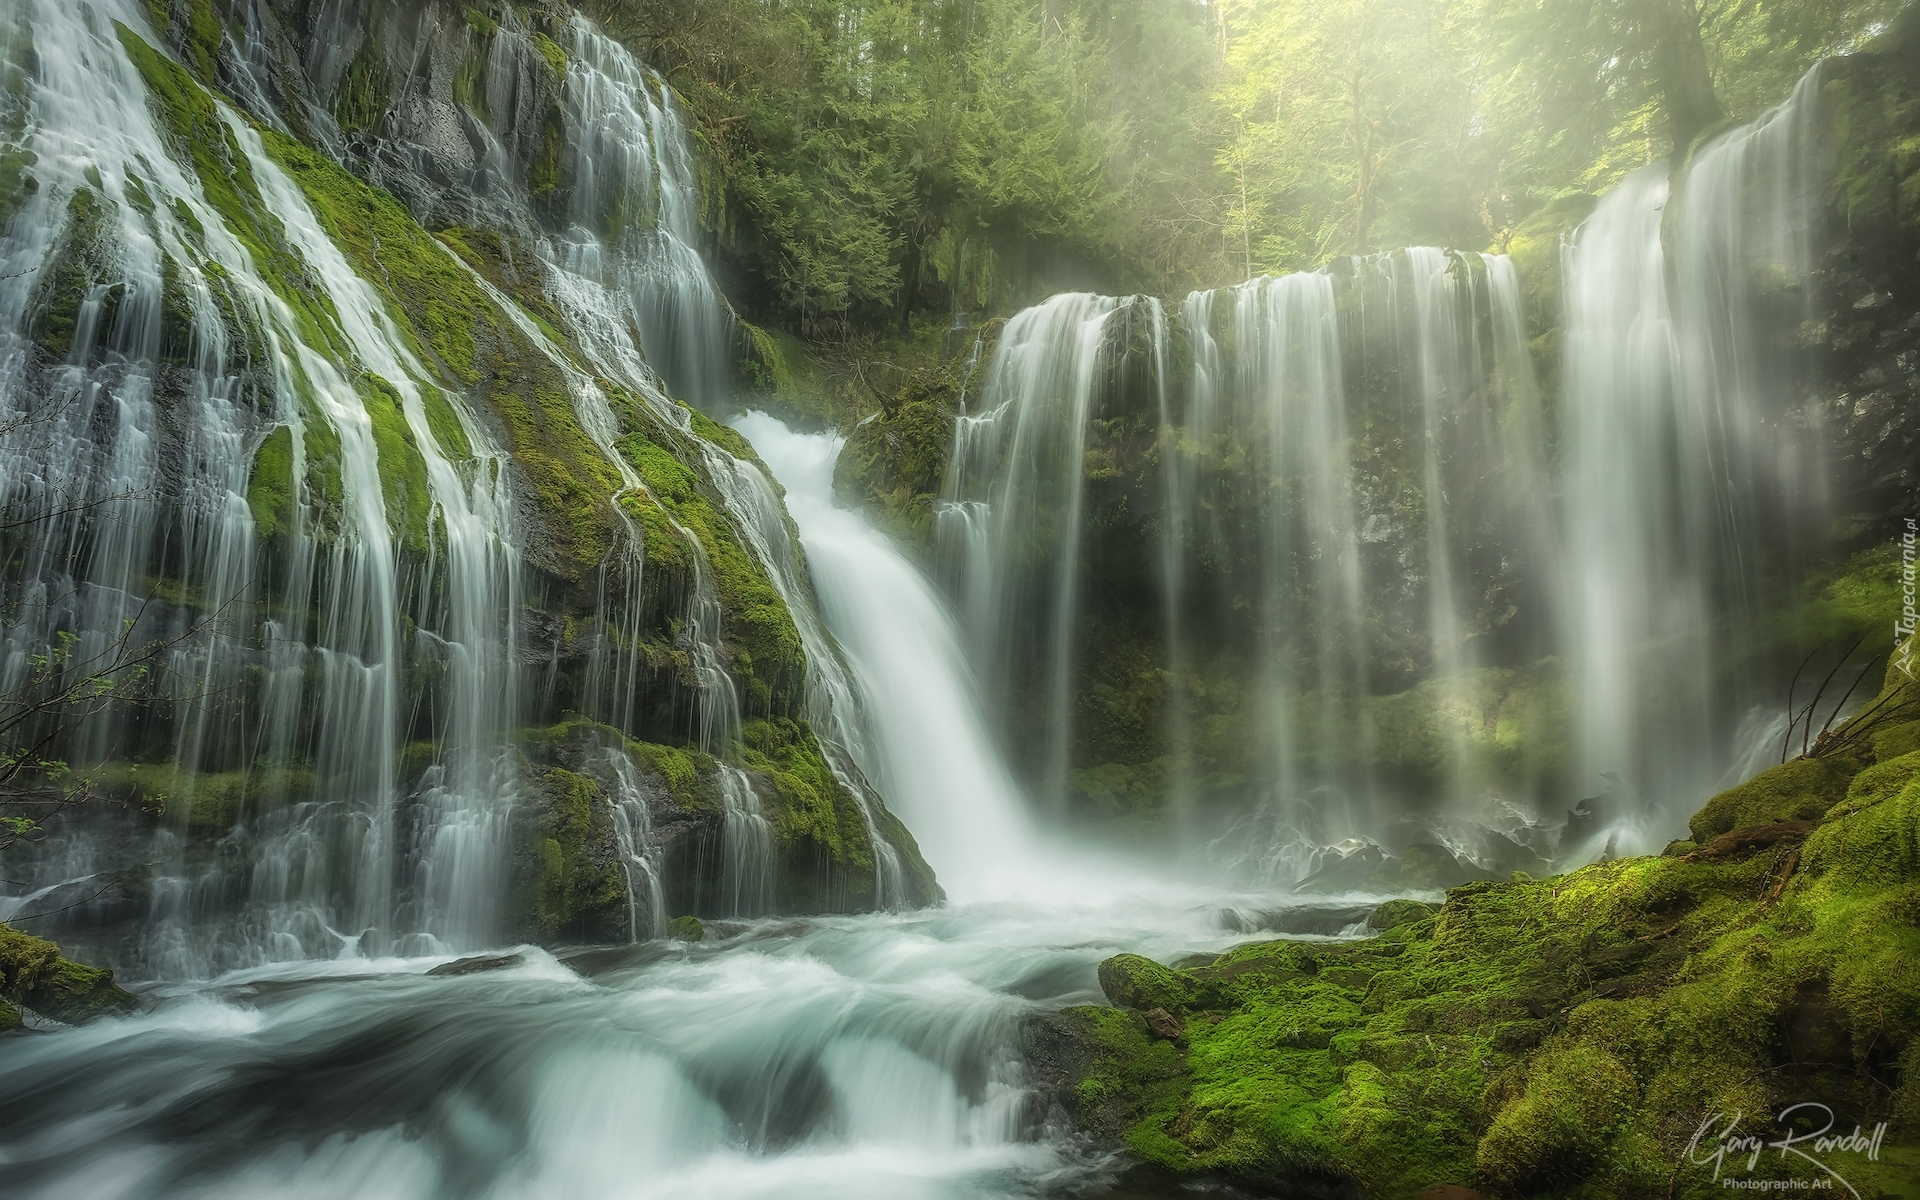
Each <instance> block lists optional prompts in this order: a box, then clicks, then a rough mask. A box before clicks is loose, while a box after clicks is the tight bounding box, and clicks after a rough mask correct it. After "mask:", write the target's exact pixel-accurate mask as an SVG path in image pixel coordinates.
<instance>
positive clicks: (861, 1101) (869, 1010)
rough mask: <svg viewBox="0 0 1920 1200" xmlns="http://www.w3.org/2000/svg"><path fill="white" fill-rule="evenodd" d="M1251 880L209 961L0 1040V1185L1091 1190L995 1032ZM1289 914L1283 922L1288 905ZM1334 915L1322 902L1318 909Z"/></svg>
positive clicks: (656, 1191) (1092, 1160) (122, 1193)
mask: <svg viewBox="0 0 1920 1200" xmlns="http://www.w3.org/2000/svg"><path fill="white" fill-rule="evenodd" d="M1263 906H1270V902H1268V901H1264V900H1262V899H1261V898H1258V897H1245V896H1241V897H1230V896H1222V895H1220V894H1218V893H1204V892H1179V891H1173V890H1168V889H1163V888H1155V887H1151V886H1148V887H1141V888H1135V889H1110V890H1107V891H1105V892H1104V893H1102V894H1100V895H1097V896H1088V897H1086V898H1083V899H1082V900H1081V901H1079V902H1077V903H1057V904H1053V905H1046V906H1037V905H1035V904H1034V903H1032V902H1030V901H1026V900H1022V901H1016V902H1008V903H999V904H994V903H977V904H972V905H965V906H959V907H955V908H950V909H945V910H927V911H921V912H915V913H908V914H876V915H873V916H868V917H853V918H835V919H826V920H817V921H790V920H789V921H768V922H762V923H759V924H756V925H752V926H748V927H745V928H744V929H742V931H741V932H738V933H736V934H734V935H733V936H731V937H729V938H728V939H727V940H726V941H724V942H720V943H717V944H709V943H702V944H699V945H695V946H691V947H688V946H685V945H682V944H676V943H654V944H652V945H650V946H641V947H633V948H631V949H626V950H618V951H594V952H590V953H589V954H588V955H586V956H584V957H582V958H578V959H575V960H572V961H573V965H574V967H575V968H576V969H577V970H579V971H581V972H585V973H586V977H584V978H583V977H581V976H580V975H576V974H575V973H574V971H573V970H569V969H568V968H567V967H565V966H562V965H561V964H560V963H557V962H556V961H555V960H554V959H552V958H551V957H550V956H548V955H547V954H545V953H544V952H541V951H538V950H531V949H529V950H526V951H525V952H524V953H525V955H526V957H525V960H524V963H523V965H521V966H518V967H515V968H512V969H509V970H503V971H498V972H491V973H486V974H480V975H473V976H467V977H452V978H448V977H439V978H433V977H426V976H425V975H424V974H423V972H424V971H425V970H426V969H427V968H428V967H429V966H432V965H434V964H436V963H438V962H442V961H445V960H444V959H411V960H395V959H383V960H373V961H368V960H360V961H356V962H346V963H313V964H304V965H299V966H284V967H275V968H270V969H262V970H256V971H252V972H247V973H242V974H235V975H229V976H226V977H224V978H221V979H217V980H214V981H212V982H211V983H206V984H196V985H192V986H183V987H177V988H174V989H169V990H168V991H166V992H165V993H162V994H156V996H155V997H154V1001H155V1005H156V1006H155V1008H154V1009H153V1010H152V1011H151V1012H149V1013H146V1014H143V1015H141V1016H138V1017H135V1018H131V1019H128V1020H114V1021H106V1022H102V1023H99V1024H96V1025H92V1026H89V1027H87V1028H84V1029H79V1030H73V1031H70V1032H64V1033H60V1034H57V1035H53V1036H45V1037H32V1038H26V1039H23V1040H16V1041H13V1042H11V1043H9V1050H8V1053H7V1054H6V1055H4V1056H0V1129H4V1130H6V1135H5V1140H4V1142H0V1154H4V1156H5V1157H4V1161H5V1163H6V1170H7V1182H6V1190H7V1192H8V1194H9V1195H10V1196H19V1197H22V1198H32V1200H54V1198H56V1197H58V1198H60V1200H66V1198H68V1197H75V1196H86V1197H89V1198H90V1200H161V1198H169V1200H170V1198H173V1197H196V1198H210V1197H234V1198H236V1200H237V1198H238V1197H242V1196H257V1195H261V1194H269V1195H276V1196H296V1197H301V1198H303V1200H321V1198H329V1200H331V1198H335V1197H338V1198H340V1200H365V1198H367V1197H380V1198H383V1200H386V1198H391V1200H413V1198H419V1200H428V1198H438V1197H445V1196H448V1195H454V1196H468V1197H483V1198H486V1200H523V1198H528V1200H531V1198H533V1197H551V1198H553V1200H561V1198H565V1200H614V1198H625V1197H636V1198H637V1197H646V1198H648V1200H666V1198H678V1197H686V1198H688V1200H706V1198H710V1197H712V1198H718V1197H725V1198H727V1200H747V1198H753V1197H766V1198H768V1200H774V1198H776V1197H777V1198H780V1200H804V1198H809V1197H820V1198H822V1200H827V1198H832V1200H841V1198H844V1197H863V1198H872V1200H916V1198H921V1197H926V1198H929V1200H932V1198H953V1200H959V1198H973V1197H979V1198H986V1197H1032V1196H1045V1195H1064V1194H1081V1193H1084V1192H1085V1191H1087V1190H1089V1189H1097V1188H1098V1187H1099V1185H1100V1183H1101V1182H1102V1180H1103V1179H1106V1178H1110V1177H1111V1175H1112V1173H1113V1171H1114V1170H1115V1169H1116V1167H1117V1164H1115V1163H1112V1162H1110V1161H1107V1160H1104V1159H1100V1158H1097V1157H1089V1156H1087V1155H1086V1153H1085V1152H1084V1151H1083V1150H1082V1149H1080V1147H1079V1144H1078V1143H1077V1142H1076V1141H1075V1140H1074V1139H1072V1138H1071V1137H1069V1136H1067V1134H1066V1132H1065V1131H1064V1130H1061V1129H1059V1128H1057V1127H1054V1126H1051V1125H1049V1123H1048V1120H1047V1113H1046V1112H1045V1111H1044V1110H1043V1109H1041V1108H1039V1107H1038V1106H1036V1104H1035V1103H1034V1102H1033V1099H1032V1098H1031V1096H1030V1092H1029V1083H1030V1080H1029V1077H1028V1075H1027V1072H1026V1068H1025V1065H1024V1056H1023V1053H1022V1050H1021V1033H1020V1029H1021V1023H1022V1022H1023V1020H1024V1019H1026V1018H1027V1017H1029V1016H1031V1015H1033V1014H1036V1013H1039V1012H1042V1011H1044V1010H1046V1009H1050V1008H1053V1007H1055V1006H1058V1005H1061V1004H1075V1003H1091V1002H1097V1000H1098V996H1099V993H1098V987H1097V984H1096V982H1095V979H1094V969H1095V967H1096V966H1097V965H1098V963H1099V962H1100V960H1101V959H1103V958H1105V957H1107V956H1108V955H1110V954H1113V953H1116V952H1118V951H1120V950H1123V949H1124V950H1131V951H1138V952H1143V953H1147V954H1151V955H1156V956H1160V957H1163V958H1169V957H1174V956H1177V955H1180V954H1183V953H1188V952H1192V951H1204V950H1217V949H1220V948H1223V947H1225V946H1227V945H1230V944H1233V943H1236V942H1240V941H1244V940H1245V939H1246V937H1247V934H1246V933H1244V932H1241V931H1240V930H1242V929H1243V928H1244V923H1243V922H1244V918H1243V917H1242V916H1241V914H1242V913H1243V912H1245V911H1247V910H1249V909H1259V908H1261V907H1263ZM1302 915H1303V916H1306V915H1310V914H1306V913H1304V912H1303V914H1302ZM1329 917H1331V919H1332V921H1333V922H1334V923H1335V924H1337V922H1338V921H1339V920H1340V919H1341V918H1340V917H1339V916H1338V915H1337V912H1336V910H1332V909H1329V910H1324V911H1323V912H1322V913H1321V914H1320V918H1319V919H1320V923H1321V924H1322V925H1324V924H1326V923H1327V921H1328V918H1329Z"/></svg>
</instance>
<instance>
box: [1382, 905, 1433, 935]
mask: <svg viewBox="0 0 1920 1200" xmlns="http://www.w3.org/2000/svg"><path fill="white" fill-rule="evenodd" d="M1438 911H1439V909H1438V906H1436V905H1432V904H1422V903H1421V902H1420V901H1418V900H1389V901H1387V902H1386V903H1385V904H1382V905H1381V906H1380V907H1378V908H1376V909H1374V910H1373V911H1372V912H1371V913H1368V914H1367V928H1368V929H1378V930H1387V929H1398V928H1400V926H1402V925H1411V924H1413V923H1414V922H1415V921H1424V920H1426V919H1427V918H1428V917H1431V916H1432V915H1433V914H1434V913H1436V912H1438Z"/></svg>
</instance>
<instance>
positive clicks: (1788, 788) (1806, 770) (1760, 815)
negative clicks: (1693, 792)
mask: <svg viewBox="0 0 1920 1200" xmlns="http://www.w3.org/2000/svg"><path fill="white" fill-rule="evenodd" d="M1850 768H1851V769H1850ZM1857 769H1858V767H1857V765H1856V764H1854V763H1852V762H1851V761H1836V760H1833V759H1825V758H1796V759H1794V760H1793V761H1792V762H1789V763H1781V764H1780V765H1779V766H1777V767H1773V768H1771V769H1769V770H1765V771H1762V772H1760V773H1759V774H1758V775H1755V776H1754V777H1753V778H1752V779H1749V780H1747V781H1746V782H1745V783H1743V784H1741V785H1739V786H1738V787H1732V788H1728V789H1727V790H1726V791H1724V792H1721V793H1720V794H1719V795H1717V796H1715V797H1714V798H1713V799H1711V800H1709V801H1707V803H1706V806H1705V807H1704V808H1702V809H1701V810H1700V811H1699V812H1697V813H1695V814H1694V816H1693V819H1692V820H1691V821H1689V822H1687V827H1688V828H1689V829H1690V830H1692V832H1693V840H1694V841H1695V842H1698V843H1700V844H1702V845H1705V844H1706V843H1707V842H1709V841H1712V840H1713V839H1714V838H1715V837H1717V836H1719V835H1720V834H1723V833H1726V832H1727V831H1729V830H1732V829H1744V828H1746V827H1747V826H1750V825H1771V824H1773V823H1775V822H1777V821H1817V820H1819V819H1820V818H1821V817H1822V816H1824V815H1825V814H1826V811H1827V810H1828V809H1830V808H1832V807H1833V806H1834V805H1835V804H1837V803H1839V801H1840V800H1841V799H1843V798H1844V797H1845V796H1846V794H1847V785H1848V784H1849V783H1850V782H1851V780H1852V778H1853V775H1854V771H1855V770H1857Z"/></svg>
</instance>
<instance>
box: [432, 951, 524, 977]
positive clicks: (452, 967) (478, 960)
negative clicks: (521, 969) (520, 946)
mask: <svg viewBox="0 0 1920 1200" xmlns="http://www.w3.org/2000/svg"><path fill="white" fill-rule="evenodd" d="M526 957H527V956H526V955H524V954H476V955H474V956H473V957H471V958H456V959H454V960H453V961H452V962H448V963H441V964H440V965H439V966H437V967H434V968H433V969H431V970H429V971H428V972H427V974H429V975H478V974H481V973H482V972H484V971H504V970H506V969H507V968H508V967H517V966H519V965H520V964H521V963H522V962H525V961H526Z"/></svg>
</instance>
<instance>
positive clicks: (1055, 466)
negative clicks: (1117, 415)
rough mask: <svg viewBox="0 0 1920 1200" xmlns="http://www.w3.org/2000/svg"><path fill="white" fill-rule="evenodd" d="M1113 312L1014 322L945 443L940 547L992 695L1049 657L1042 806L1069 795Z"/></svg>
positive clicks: (1095, 308)
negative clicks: (1089, 432) (1083, 533)
mask: <svg viewBox="0 0 1920 1200" xmlns="http://www.w3.org/2000/svg"><path fill="white" fill-rule="evenodd" d="M1145 303H1148V304H1153V303H1155V302H1153V301H1145ZM1120 306H1121V302H1120V301H1118V300H1115V299H1113V298H1111V297H1107V296H1092V295H1086V294H1081V293H1069V294H1066V295H1061V296H1055V297H1054V298H1053V299H1051V300H1049V301H1047V302H1046V303H1045V304H1042V305H1040V306H1038V307H1036V308H1030V309H1027V310H1026V311H1024V312H1022V313H1020V314H1019V315H1017V316H1015V317H1014V318H1013V319H1012V320H1011V321H1009V322H1008V323H1007V327H1006V329H1005V330H1004V331H1002V333H1001V335H1000V342H999V345H998V346H997V347H996V348H995V350H994V355H993V359H992V361H991V362H989V363H988V365H987V378H986V382H985V384H984V385H983V387H982V393H981V397H982V398H981V403H980V407H981V412H980V415H979V416H977V417H970V416H965V415H963V416H962V417H961V418H960V420H959V422H958V423H957V424H956V426H955V433H954V439H955V441H954V449H953V460H952V461H953V466H952V476H951V479H950V481H949V483H948V485H947V491H948V494H949V496H950V500H949V502H948V504H947V505H946V507H945V510H944V512H943V524H944V525H945V526H946V528H945V529H944V530H943V536H944V537H946V538H947V539H948V540H949V544H950V545H951V544H953V543H956V542H957V543H958V546H957V551H956V552H955V553H956V554H957V557H958V559H959V561H960V563H961V569H962V571H963V576H962V581H961V583H960V587H961V589H962V592H963V594H964V595H965V596H966V620H967V622H968V624H969V626H970V630H971V633H972V637H973V640H974V645H975V647H976V648H977V649H978V650H979V651H980V652H981V653H982V654H983V655H986V656H990V657H988V659H987V661H989V662H992V663H994V664H996V665H995V672H996V673H995V676H994V677H993V681H992V684H991V686H993V687H995V688H996V689H997V690H998V689H1004V688H1005V687H1006V686H1007V673H1008V670H1009V667H1008V664H1009V663H1010V662H1012V661H1017V660H1018V659H1019V658H1020V657H1021V656H1023V655H1024V654H1026V653H1029V652H1032V651H1035V650H1037V651H1038V652H1040V653H1042V654H1044V655H1045V656H1046V661H1047V668H1046V677H1045V680H1044V682H1043V684H1042V688H1043V693H1042V694H1043V695H1044V696H1045V701H1044V707H1043V708H1042V709H1041V713H1040V715H1041V717H1042V719H1043V720H1044V721H1045V723H1046V729H1047V733H1046V735H1045V736H1046V746H1045V750H1044V768H1043V772H1044V779H1045V785H1046V787H1047V789H1048V790H1047V792H1046V793H1045V794H1047V795H1051V796H1059V795H1061V794H1063V793H1064V791H1065V789H1066V775H1067V766H1068V761H1069V745H1070V742H1071V737H1072V713H1071V712H1070V710H1069V696H1070V692H1071V689H1072V683H1073V680H1072V670H1073V622H1074V617H1075V614H1076V612H1077V608H1078V601H1079V597H1078V590H1079V573H1080V570H1081V555H1080V543H1079V536H1080V513H1081V500H1082V495H1083V487H1084V477H1085V472H1084V460H1085V435H1086V427H1087V418H1088V414H1089V412H1090V411H1091V408H1090V406H1091V405H1092V402H1093V396H1094V384H1095V373H1096V371H1097V370H1098V369H1099V367H1100V364H1101V344H1102V341H1103V340H1104V339H1105V337H1106V336H1107V325H1108V320H1109V318H1110V317H1112V316H1113V315H1114V314H1115V313H1116V312H1118V311H1120ZM982 518H984V520H982ZM1042 580H1043V581H1044V582H1039V583H1038V586H1039V587H1040V588H1041V589H1043V590H1042V591H1041V593H1040V594H1041V595H1042V596H1044V597H1045V599H1044V601H1043V603H1044V611H1043V612H1042V611H1035V610H1032V609H1031V608H1030V607H1029V606H1030V605H1031V603H1032V602H1033V599H1034V593H1033V590H1032V589H1033V587H1034V586H1035V584H1034V582H1032V581H1042ZM1030 631H1037V632H1038V641H1039V645H1038V646H1037V647H1036V646H1032V645H1030V644H1028V642H1027V639H1028V638H1030V637H1032V636H1034V633H1033V632H1030ZM1002 694H1004V692H1003V693H1002Z"/></svg>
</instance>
